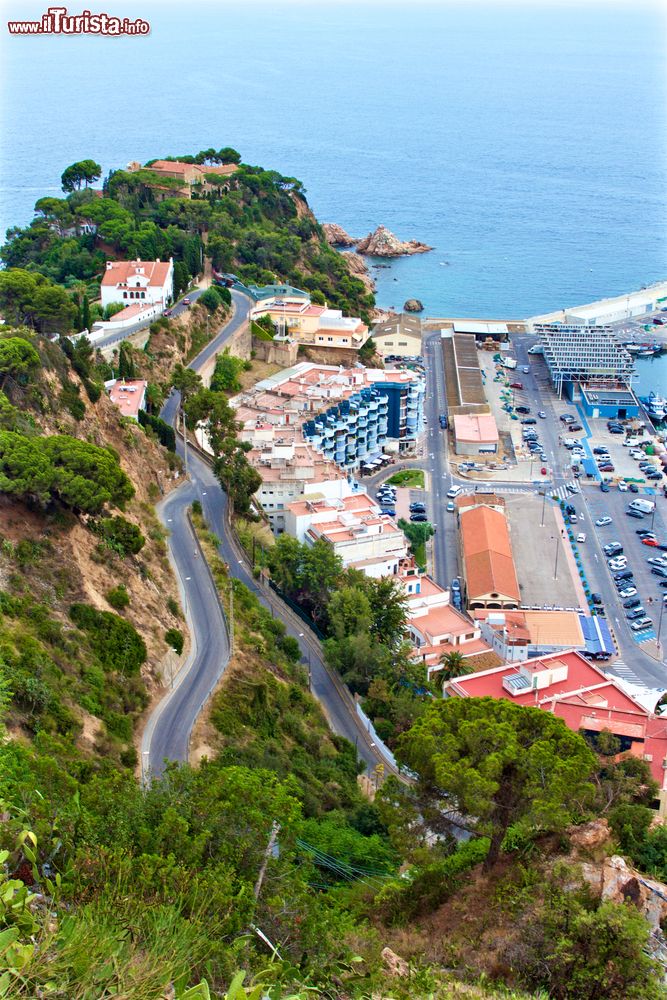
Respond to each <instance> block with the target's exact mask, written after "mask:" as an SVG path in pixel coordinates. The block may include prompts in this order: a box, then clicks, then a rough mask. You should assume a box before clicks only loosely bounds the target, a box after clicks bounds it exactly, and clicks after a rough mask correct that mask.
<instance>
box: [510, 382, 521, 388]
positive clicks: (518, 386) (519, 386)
mask: <svg viewBox="0 0 667 1000" xmlns="http://www.w3.org/2000/svg"><path fill="white" fill-rule="evenodd" d="M510 389H523V382H510Z"/></svg>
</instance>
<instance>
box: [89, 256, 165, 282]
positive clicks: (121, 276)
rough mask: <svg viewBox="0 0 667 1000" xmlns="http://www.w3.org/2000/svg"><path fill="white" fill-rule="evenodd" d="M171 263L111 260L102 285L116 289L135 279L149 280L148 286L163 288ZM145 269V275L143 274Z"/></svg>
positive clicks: (162, 261) (163, 261)
mask: <svg viewBox="0 0 667 1000" xmlns="http://www.w3.org/2000/svg"><path fill="white" fill-rule="evenodd" d="M170 267H171V262H170V261H168V260H110V261H107V266H106V270H105V272H104V277H103V278H102V285H105V286H106V287H112V288H115V287H116V286H117V285H125V284H127V282H128V281H129V280H130V279H131V278H134V277H139V276H142V277H146V278H148V284H149V285H153V286H157V287H159V288H162V287H163V286H164V284H165V282H166V280H167V276H168V274H169V268H170ZM141 268H143V274H141V270H140V269H141Z"/></svg>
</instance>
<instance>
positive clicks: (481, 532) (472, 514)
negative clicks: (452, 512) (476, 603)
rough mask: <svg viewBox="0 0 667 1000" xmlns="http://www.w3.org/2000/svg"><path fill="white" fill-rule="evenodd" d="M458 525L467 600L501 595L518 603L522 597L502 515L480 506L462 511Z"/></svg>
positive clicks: (505, 523)
mask: <svg viewBox="0 0 667 1000" xmlns="http://www.w3.org/2000/svg"><path fill="white" fill-rule="evenodd" d="M460 522H461V543H462V546H463V559H464V563H465V579H466V586H467V590H468V598H469V599H470V600H475V599H476V598H481V597H485V596H486V595H488V594H500V595H501V596H502V597H505V598H508V599H510V600H514V601H519V600H520V597H521V595H520V592H519V583H518V580H517V577H516V570H515V568H514V559H513V557H512V546H511V543H510V535H509V529H508V527H507V521H506V519H505V515H504V514H501V513H500V512H499V511H497V510H492V509H491V508H490V507H484V506H479V507H473V508H472V509H471V510H466V511H463V513H462V514H461V515H460Z"/></svg>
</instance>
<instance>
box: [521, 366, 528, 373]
mask: <svg viewBox="0 0 667 1000" xmlns="http://www.w3.org/2000/svg"><path fill="white" fill-rule="evenodd" d="M521 371H522V372H523V374H524V375H529V374H530V366H529V365H524V366H523V368H522V369H521Z"/></svg>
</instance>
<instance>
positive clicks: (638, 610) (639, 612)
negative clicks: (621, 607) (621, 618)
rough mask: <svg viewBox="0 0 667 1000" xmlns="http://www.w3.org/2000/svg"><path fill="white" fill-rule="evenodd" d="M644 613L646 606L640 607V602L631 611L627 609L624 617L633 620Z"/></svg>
mask: <svg viewBox="0 0 667 1000" xmlns="http://www.w3.org/2000/svg"><path fill="white" fill-rule="evenodd" d="M645 615H646V608H644V607H642V605H641V604H640V605H639V607H637V608H635V609H634V610H633V611H628V613H627V615H626V616H625V617H626V618H627V619H628V621H629V622H634V621H636V620H637V619H638V618H643V617H644V616H645Z"/></svg>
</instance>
